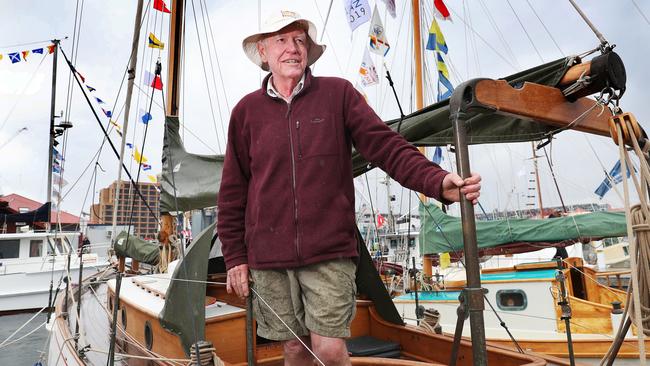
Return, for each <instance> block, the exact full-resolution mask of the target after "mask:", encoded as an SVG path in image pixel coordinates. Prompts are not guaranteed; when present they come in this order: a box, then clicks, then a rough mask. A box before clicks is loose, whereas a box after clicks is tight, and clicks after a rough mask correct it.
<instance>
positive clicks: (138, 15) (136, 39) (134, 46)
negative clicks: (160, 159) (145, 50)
mask: <svg viewBox="0 0 650 366" xmlns="http://www.w3.org/2000/svg"><path fill="white" fill-rule="evenodd" d="M142 3H143V0H138V8H137V9H136V12H135V23H134V26H133V27H134V29H133V41H132V43H131V59H130V62H129V70H128V74H129V82H128V84H127V87H126V103H125V105H124V130H123V131H122V143H121V145H120V162H119V164H118V167H117V182H116V183H115V198H114V200H113V229H112V230H111V249H113V245H114V244H113V241H114V240H115V237H116V236H117V235H116V233H115V231H116V228H117V212H118V211H117V210H118V205H119V203H120V188H121V186H122V165H123V163H124V147H125V146H126V135H127V134H128V132H129V114H130V113H131V96H132V95H133V82H134V80H135V68H136V66H137V64H138V46H139V45H140V25H141V19H142ZM136 184H137V182H136ZM127 230H131V228H130V226H129V227H127Z"/></svg>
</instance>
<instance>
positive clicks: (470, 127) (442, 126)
mask: <svg viewBox="0 0 650 366" xmlns="http://www.w3.org/2000/svg"><path fill="white" fill-rule="evenodd" d="M569 66H570V58H562V59H559V60H555V61H552V62H549V63H546V64H544V65H540V66H537V67H534V68H532V69H528V70H525V71H522V72H520V73H517V74H514V75H510V76H507V77H505V78H503V79H504V80H507V81H508V82H509V83H510V85H512V86H517V85H521V84H523V83H524V82H532V83H536V84H542V85H548V86H556V85H557V84H558V83H559V82H560V79H562V76H564V74H565V73H566V70H567V69H568V68H569ZM386 123H387V124H388V125H389V126H390V127H391V128H392V129H393V130H395V131H397V127H398V125H399V119H395V120H392V121H387V122H386ZM466 126H467V143H468V144H496V143H503V142H524V141H538V140H542V139H543V138H544V137H545V136H546V134H547V133H549V132H550V131H553V130H555V129H557V127H553V126H549V125H546V124H543V123H540V122H535V121H529V120H524V119H520V118H515V117H508V116H502V115H498V114H496V113H482V114H478V115H476V116H474V117H472V118H470V119H468V120H467V124H466ZM399 130H400V134H402V135H403V136H404V137H405V138H406V140H408V141H409V142H411V143H412V144H414V145H416V146H441V145H447V144H453V143H454V136H453V131H452V126H451V121H450V120H449V99H446V100H443V101H441V102H438V103H436V104H433V105H430V106H428V107H426V108H424V109H421V110H419V111H417V112H415V113H413V114H410V115H408V116H406V117H405V118H404V120H403V121H402V125H401V127H400V128H399ZM352 164H353V168H352V169H353V171H354V176H355V177H356V176H359V175H361V174H363V173H365V172H367V171H368V170H370V168H371V167H368V163H367V162H366V160H365V159H364V158H363V157H362V156H361V155H360V154H359V153H357V152H356V151H355V152H354V154H353V157H352Z"/></svg>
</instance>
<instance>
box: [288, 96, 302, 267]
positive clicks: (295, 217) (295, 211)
mask: <svg viewBox="0 0 650 366" xmlns="http://www.w3.org/2000/svg"><path fill="white" fill-rule="evenodd" d="M286 118H287V123H288V124H289V147H290V148H291V184H292V186H293V221H294V225H295V227H296V254H297V256H298V262H301V259H300V236H299V235H298V232H299V231H298V195H297V193H296V158H295V156H294V148H293V137H292V133H291V103H287V115H286ZM299 124H300V122H296V132H298V131H297V129H298V126H299ZM296 135H297V133H296Z"/></svg>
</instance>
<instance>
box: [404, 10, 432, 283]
mask: <svg viewBox="0 0 650 366" xmlns="http://www.w3.org/2000/svg"><path fill="white" fill-rule="evenodd" d="M411 7H412V8H413V59H414V62H415V108H416V110H420V109H422V108H424V77H423V70H422V41H421V40H422V35H421V34H420V0H411ZM418 150H420V152H421V153H422V154H423V155H425V153H426V150H425V148H424V147H418ZM419 195H420V200H421V201H422V202H426V201H427V197H426V196H425V195H423V194H422V193H420V194H419ZM409 215H411V213H410V212H409ZM409 244H410V243H409ZM422 269H423V271H424V275H425V276H428V277H431V276H432V275H433V260H432V256H431V255H423V256H422Z"/></svg>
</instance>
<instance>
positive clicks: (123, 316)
mask: <svg viewBox="0 0 650 366" xmlns="http://www.w3.org/2000/svg"><path fill="white" fill-rule="evenodd" d="M118 309H120V306H119V305H118ZM121 310H122V327H124V329H126V319H127V318H126V308H124V307H123V308H122V309H121Z"/></svg>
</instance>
